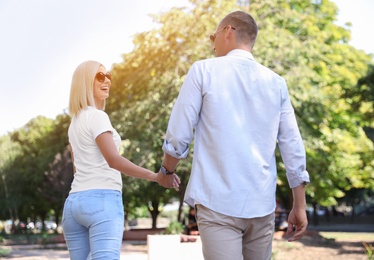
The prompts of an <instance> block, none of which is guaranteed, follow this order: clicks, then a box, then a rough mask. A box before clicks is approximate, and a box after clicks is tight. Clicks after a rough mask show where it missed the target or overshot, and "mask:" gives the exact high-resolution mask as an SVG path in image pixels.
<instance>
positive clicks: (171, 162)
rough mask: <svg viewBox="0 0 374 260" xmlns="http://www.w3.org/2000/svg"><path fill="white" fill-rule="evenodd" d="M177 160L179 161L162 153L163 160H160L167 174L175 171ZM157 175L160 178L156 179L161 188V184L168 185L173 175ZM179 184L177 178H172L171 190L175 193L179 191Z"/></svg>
mask: <svg viewBox="0 0 374 260" xmlns="http://www.w3.org/2000/svg"><path fill="white" fill-rule="evenodd" d="M179 160H180V159H177V158H175V157H173V156H171V155H169V154H167V153H164V159H163V160H162V166H164V167H165V169H166V170H167V171H168V172H174V171H175V170H176V168H177V166H178V163H179ZM158 175H159V176H160V178H159V179H158V182H159V183H160V185H162V186H164V185H163V184H167V183H170V182H171V179H172V178H173V175H164V174H162V173H161V171H160V172H159V174H158ZM174 175H175V174H174ZM179 184H180V180H179V178H174V180H173V188H174V189H175V190H177V191H178V190H179Z"/></svg>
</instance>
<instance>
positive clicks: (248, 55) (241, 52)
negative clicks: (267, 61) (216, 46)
mask: <svg viewBox="0 0 374 260" xmlns="http://www.w3.org/2000/svg"><path fill="white" fill-rule="evenodd" d="M226 56H240V57H243V58H247V59H251V60H253V61H254V60H255V58H254V57H253V55H252V53H250V52H249V51H245V50H242V49H234V50H232V51H230V52H229V53H227V54H226Z"/></svg>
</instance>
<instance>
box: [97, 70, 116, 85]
mask: <svg viewBox="0 0 374 260" xmlns="http://www.w3.org/2000/svg"><path fill="white" fill-rule="evenodd" d="M105 77H106V78H107V79H109V80H112V74H110V73H109V72H107V73H106V74H104V73H102V72H98V73H96V76H95V78H96V79H97V80H98V81H99V82H100V83H103V82H104V81H105Z"/></svg>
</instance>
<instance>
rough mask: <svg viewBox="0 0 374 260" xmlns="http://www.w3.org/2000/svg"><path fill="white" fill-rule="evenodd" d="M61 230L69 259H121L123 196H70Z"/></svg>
mask: <svg viewBox="0 0 374 260" xmlns="http://www.w3.org/2000/svg"><path fill="white" fill-rule="evenodd" d="M62 228H63V232H64V237H65V241H66V244H67V247H68V250H69V254H70V259H72V260H86V259H105V260H107V259H116V260H118V259H120V253H121V246H122V238H123V229H124V211H123V204H122V193H121V192H120V191H115V190H88V191H81V192H75V193H71V194H70V195H69V196H68V198H67V199H66V201H65V206H64V211H63V215H62Z"/></svg>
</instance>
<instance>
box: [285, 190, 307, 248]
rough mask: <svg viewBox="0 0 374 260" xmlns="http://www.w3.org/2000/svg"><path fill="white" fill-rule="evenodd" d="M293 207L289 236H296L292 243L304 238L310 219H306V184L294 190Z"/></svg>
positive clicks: (289, 219)
mask: <svg viewBox="0 0 374 260" xmlns="http://www.w3.org/2000/svg"><path fill="white" fill-rule="evenodd" d="M292 195H293V206H292V209H291V212H290V214H289V216H288V228H287V233H286V234H287V235H291V234H292V232H293V231H295V232H294V234H293V236H291V237H290V238H289V239H288V241H289V242H292V241H295V240H298V239H300V238H302V237H303V236H304V235H305V232H306V229H307V226H308V219H307V217H306V200H305V184H301V185H300V186H297V187H295V188H293V189H292Z"/></svg>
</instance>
